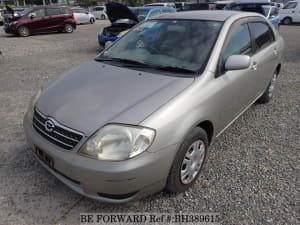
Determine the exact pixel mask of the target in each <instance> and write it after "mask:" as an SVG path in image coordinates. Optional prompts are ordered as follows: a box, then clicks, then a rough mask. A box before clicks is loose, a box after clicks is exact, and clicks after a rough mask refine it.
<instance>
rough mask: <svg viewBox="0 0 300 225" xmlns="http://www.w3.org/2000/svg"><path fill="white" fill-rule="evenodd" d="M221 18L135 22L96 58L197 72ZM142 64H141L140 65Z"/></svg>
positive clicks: (208, 51)
mask: <svg viewBox="0 0 300 225" xmlns="http://www.w3.org/2000/svg"><path fill="white" fill-rule="evenodd" d="M221 27H222V22H218V21H207V20H148V21H146V22H144V23H142V24H139V25H138V26H136V27H135V28H134V29H133V30H131V31H130V32H128V33H127V34H126V35H125V36H123V37H122V38H121V39H119V40H118V41H117V42H116V43H115V44H113V45H112V46H111V47H110V48H108V49H107V50H105V51H104V52H103V53H102V54H101V55H99V56H98V58H96V60H101V59H102V60H105V61H108V59H112V60H113V59H118V61H119V62H120V60H121V59H123V60H127V61H130V62H136V63H139V64H143V65H148V66H156V67H157V66H158V67H160V68H163V67H168V68H173V69H174V68H177V69H181V70H189V71H192V72H200V71H201V70H203V69H204V67H205V65H206V63H207V60H208V58H209V56H210V52H211V50H212V48H213V46H214V44H215V41H216V39H217V37H218V34H219V31H220V29H221ZM140 66H141V65H140Z"/></svg>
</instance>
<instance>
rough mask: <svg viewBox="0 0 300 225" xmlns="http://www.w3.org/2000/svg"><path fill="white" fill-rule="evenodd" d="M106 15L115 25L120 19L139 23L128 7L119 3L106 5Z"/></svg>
mask: <svg viewBox="0 0 300 225" xmlns="http://www.w3.org/2000/svg"><path fill="white" fill-rule="evenodd" d="M106 14H107V16H108V19H109V20H110V22H111V23H114V22H115V21H117V20H119V19H131V20H134V21H136V22H137V23H138V22H139V21H138V18H137V17H136V15H135V14H134V13H133V12H132V11H131V10H130V9H129V8H128V7H127V6H125V5H122V4H120V3H117V2H110V3H107V4H106Z"/></svg>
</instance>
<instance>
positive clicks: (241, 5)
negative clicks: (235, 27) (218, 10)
mask: <svg viewBox="0 0 300 225" xmlns="http://www.w3.org/2000/svg"><path fill="white" fill-rule="evenodd" d="M263 5H271V3H270V2H269V1H268V0H254V1H251V0H249V1H247V0H246V1H233V2H232V3H230V4H227V5H226V6H225V7H224V9H225V10H236V11H245V12H257V13H260V14H262V15H264V10H263V8H262V6H263Z"/></svg>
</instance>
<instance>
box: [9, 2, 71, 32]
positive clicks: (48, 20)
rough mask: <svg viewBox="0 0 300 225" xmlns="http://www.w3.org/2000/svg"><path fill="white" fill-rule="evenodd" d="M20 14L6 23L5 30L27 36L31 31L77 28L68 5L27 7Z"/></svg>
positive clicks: (67, 30)
mask: <svg viewBox="0 0 300 225" xmlns="http://www.w3.org/2000/svg"><path fill="white" fill-rule="evenodd" d="M18 14H19V15H18V16H14V17H12V18H9V19H8V20H6V21H5V23H4V31H5V32H6V33H10V34H17V35H20V36H22V37H27V36H29V35H30V34H31V33H43V32H48V31H65V32H67V33H72V32H73V30H74V29H76V22H75V19H74V16H73V11H72V9H70V8H69V7H66V6H39V7H34V8H29V9H25V10H24V11H22V12H19V13H18Z"/></svg>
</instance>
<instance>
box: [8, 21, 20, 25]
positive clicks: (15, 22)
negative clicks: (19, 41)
mask: <svg viewBox="0 0 300 225" xmlns="http://www.w3.org/2000/svg"><path fill="white" fill-rule="evenodd" d="M18 22H19V21H13V22H11V23H9V25H15V24H17V23H18Z"/></svg>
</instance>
